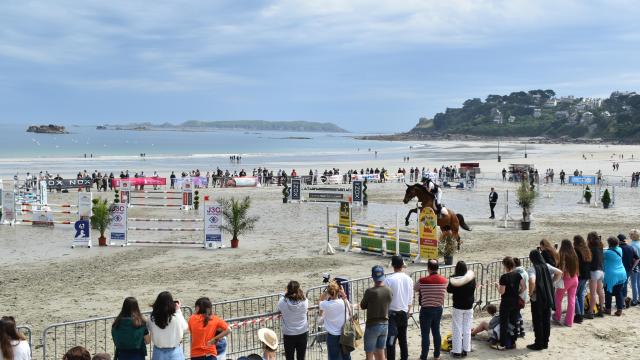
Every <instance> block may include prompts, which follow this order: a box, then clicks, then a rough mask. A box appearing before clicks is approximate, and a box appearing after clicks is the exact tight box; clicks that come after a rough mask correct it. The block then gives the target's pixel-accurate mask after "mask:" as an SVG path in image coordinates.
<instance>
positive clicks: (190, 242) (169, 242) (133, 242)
mask: <svg viewBox="0 0 640 360" xmlns="http://www.w3.org/2000/svg"><path fill="white" fill-rule="evenodd" d="M128 242H129V244H159V245H162V244H166V245H202V241H155V240H129V241H128Z"/></svg>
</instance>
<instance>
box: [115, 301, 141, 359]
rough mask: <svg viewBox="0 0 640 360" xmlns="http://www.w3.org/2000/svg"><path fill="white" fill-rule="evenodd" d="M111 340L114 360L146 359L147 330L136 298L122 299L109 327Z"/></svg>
mask: <svg viewBox="0 0 640 360" xmlns="http://www.w3.org/2000/svg"><path fill="white" fill-rule="evenodd" d="M111 338H112V339H113V344H114V346H115V352H114V354H113V359H114V360H144V359H145V358H146V357H147V346H146V344H149V341H150V340H149V330H147V321H146V320H145V319H144V317H143V316H142V314H141V313H140V306H138V300H136V298H134V297H128V298H126V299H124V302H123V303H122V309H121V310H120V313H119V314H118V316H117V317H116V319H115V320H114V321H113V324H112V325H111Z"/></svg>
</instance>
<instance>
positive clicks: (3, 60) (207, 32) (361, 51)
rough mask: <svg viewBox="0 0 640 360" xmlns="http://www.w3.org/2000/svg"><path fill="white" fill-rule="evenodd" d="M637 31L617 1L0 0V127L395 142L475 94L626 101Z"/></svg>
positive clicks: (636, 83)
mask: <svg viewBox="0 0 640 360" xmlns="http://www.w3.org/2000/svg"><path fill="white" fill-rule="evenodd" d="M638 19H640V6H638V2H637V1H622V0H620V1H618V0H602V1H596V0H593V1H589V0H580V1H578V0H561V1H557V0H554V1H548V0H532V1H523V0H504V1H503V0H495V1H489V0H369V1H365V0H279V1H259V0H230V1H227V0H206V1H195V0H194V1H186V0H185V1H180V0H173V1H162V0H155V1H150V0H149V1H148V0H136V1H124V0H113V1H105V0H100V1H96V0H77V1H71V0H43V1H31V0H3V1H1V2H0V23H1V24H2V26H0V123H20V124H22V123H24V124H40V123H57V124H88V125H90V124H102V123H117V124H123V123H131V122H143V121H149V122H154V123H163V122H172V123H180V122H183V121H186V120H245V119H261V120H308V121H323V122H324V121H328V122H333V123H335V124H337V125H339V126H342V127H344V128H346V129H348V130H350V131H354V132H399V131H406V130H409V129H410V128H411V127H413V126H414V125H415V124H416V123H417V121H418V119H419V118H420V117H429V118H430V117H433V115H434V114H436V113H437V112H440V111H444V110H445V109H446V108H447V107H459V106H461V104H462V102H463V101H464V100H465V99H468V98H474V97H479V98H483V99H484V98H485V97H486V96H487V95H488V94H508V93H510V92H512V91H520V90H530V89H538V88H542V89H554V90H555V91H556V92H557V93H558V94H559V95H569V94H572V95H576V96H601V97H606V96H608V95H609V94H610V93H611V92H612V91H615V90H629V91H633V90H636V91H637V90H640V66H638V59H640V22H639V21H638Z"/></svg>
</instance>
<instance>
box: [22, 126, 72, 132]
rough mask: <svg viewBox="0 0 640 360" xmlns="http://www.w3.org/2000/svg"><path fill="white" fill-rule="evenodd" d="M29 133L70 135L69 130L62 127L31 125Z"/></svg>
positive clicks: (28, 129)
mask: <svg viewBox="0 0 640 360" xmlns="http://www.w3.org/2000/svg"><path fill="white" fill-rule="evenodd" d="M27 132H32V133H38V134H68V133H69V132H67V130H66V129H65V127H64V126H62V125H53V124H49V125H31V126H29V128H27Z"/></svg>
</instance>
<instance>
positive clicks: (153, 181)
mask: <svg viewBox="0 0 640 360" xmlns="http://www.w3.org/2000/svg"><path fill="white" fill-rule="evenodd" d="M125 181H126V182H128V183H129V186H130V187H131V186H140V185H167V178H161V177H138V178H128V179H126V178H125V179H120V178H117V179H113V180H112V181H111V182H112V183H113V187H114V188H116V189H117V188H119V187H121V186H122V183H123V182H125ZM89 185H91V184H89Z"/></svg>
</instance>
